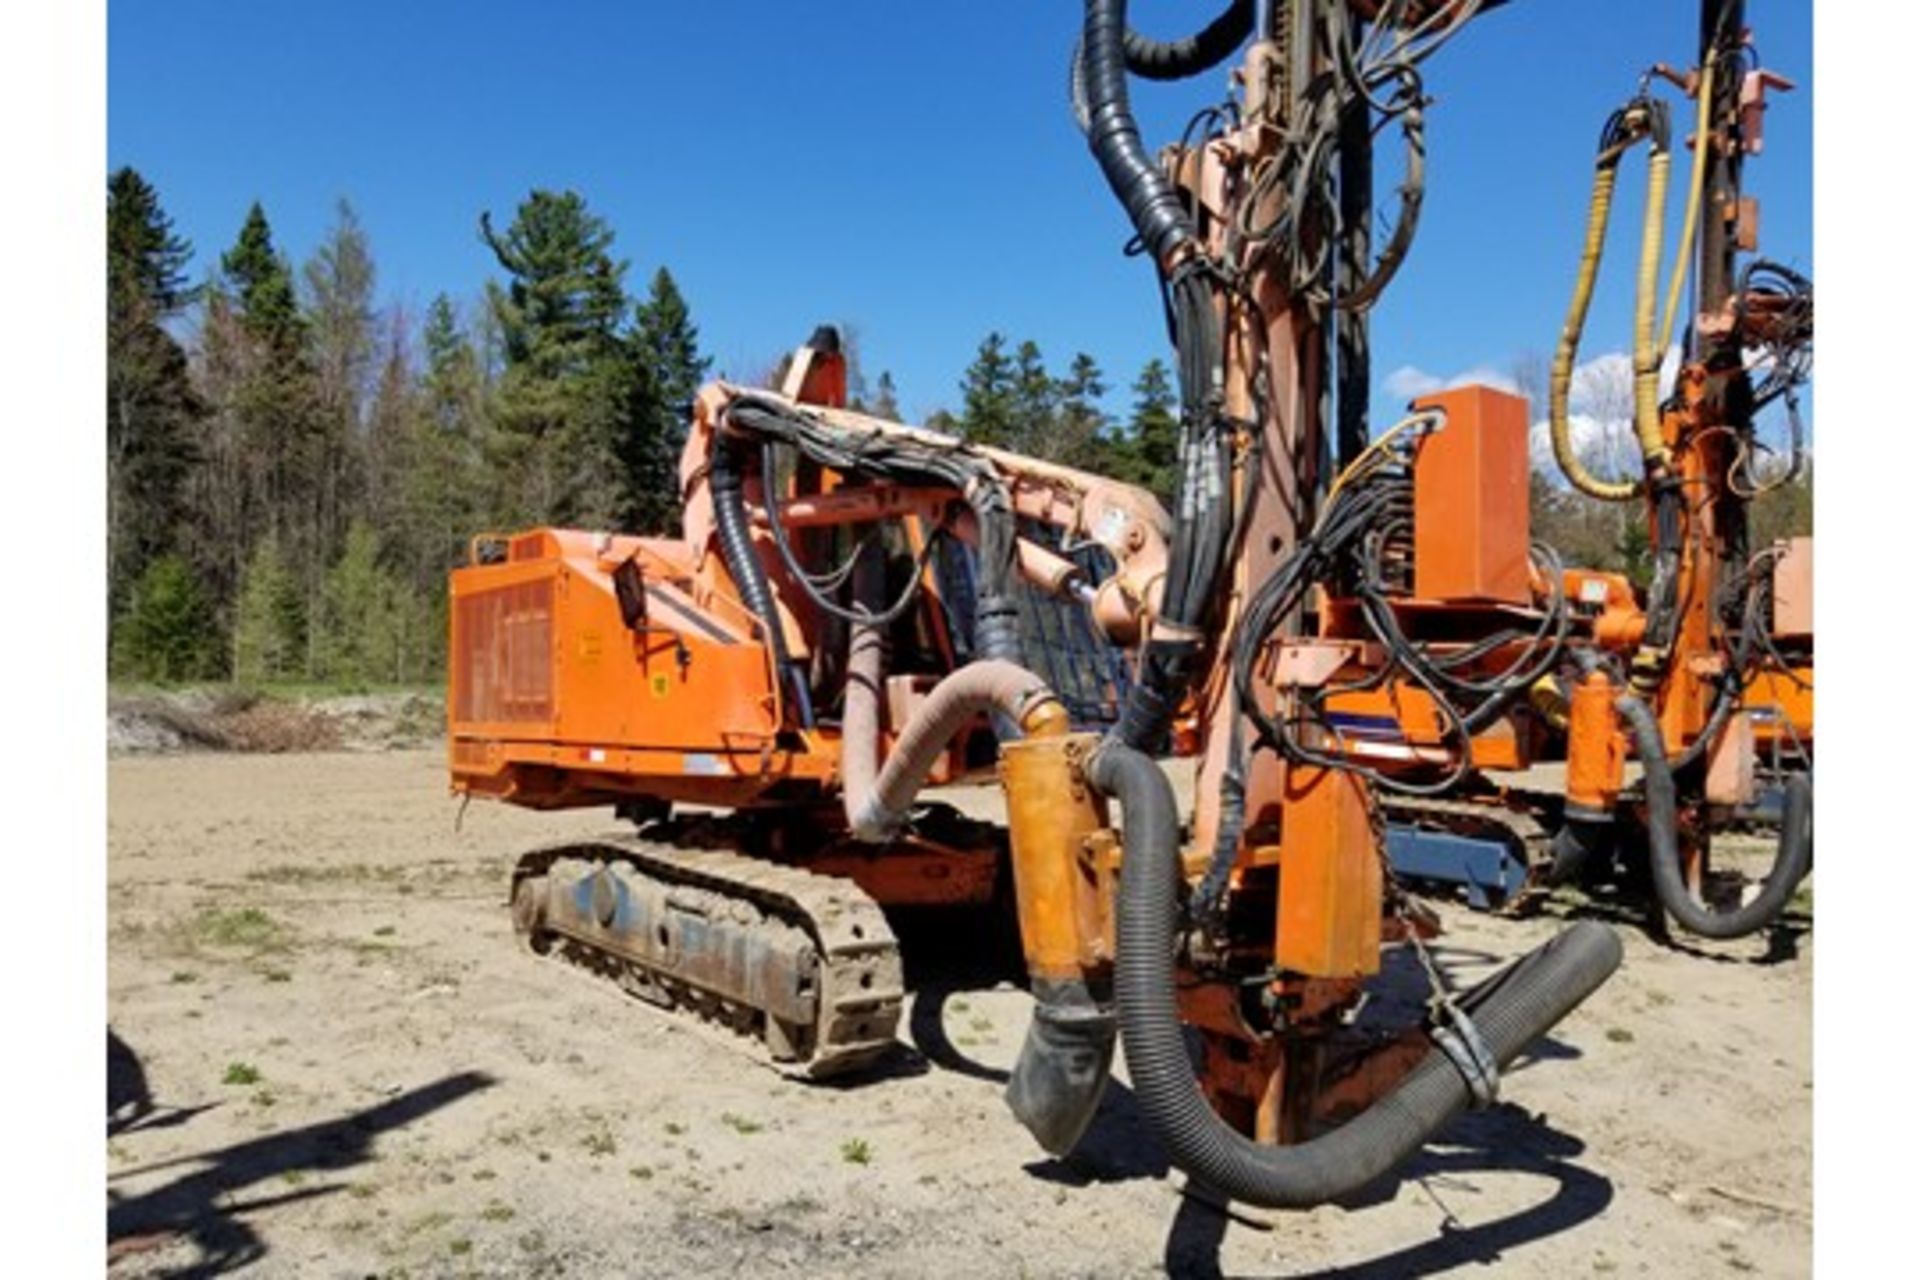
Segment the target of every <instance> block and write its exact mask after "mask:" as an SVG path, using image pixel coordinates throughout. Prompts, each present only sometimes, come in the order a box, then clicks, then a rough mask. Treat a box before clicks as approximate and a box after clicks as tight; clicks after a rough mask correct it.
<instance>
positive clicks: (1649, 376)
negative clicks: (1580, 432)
mask: <svg viewBox="0 0 1920 1280" xmlns="http://www.w3.org/2000/svg"><path fill="white" fill-rule="evenodd" d="M1672 163H1673V160H1672V157H1671V156H1670V155H1669V154H1668V152H1667V148H1666V146H1665V145H1664V143H1663V142H1662V140H1661V139H1660V138H1659V137H1658V136H1655V137H1654V139H1653V142H1652V151H1651V154H1650V155H1649V156H1648V157H1647V212H1646V221H1645V223H1644V224H1643V225H1642V227H1641V231H1640V279H1639V282H1638V285H1637V287H1636V288H1635V290H1634V296H1633V430H1634V434H1635V435H1637V436H1639V437H1640V456H1641V458H1643V459H1644V460H1645V462H1646V465H1647V469H1648V470H1649V471H1653V470H1658V469H1660V468H1663V467H1665V466H1666V464H1667V459H1668V457H1669V456H1670V455H1669V451H1668V449H1667V441H1666V438H1665V437H1664V436H1662V435H1661V434H1660V358H1661V357H1662V356H1663V355H1665V354H1666V349H1665V348H1664V347H1660V346H1656V345H1655V344H1654V341H1653V336H1654V335H1653V316H1654V300H1655V299H1656V298H1657V297H1658V296H1659V293H1660V236H1661V233H1662V232H1663V231H1664V230H1665V229H1666V227H1665V222H1666V215H1667V170H1668V169H1669V168H1670V167H1671V166H1672Z"/></svg>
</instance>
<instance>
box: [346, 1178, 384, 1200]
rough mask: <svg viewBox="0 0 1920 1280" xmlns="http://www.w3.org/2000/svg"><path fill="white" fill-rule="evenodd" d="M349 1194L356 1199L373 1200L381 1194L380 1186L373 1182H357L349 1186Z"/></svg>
mask: <svg viewBox="0 0 1920 1280" xmlns="http://www.w3.org/2000/svg"><path fill="white" fill-rule="evenodd" d="M347 1194H348V1195H350V1196H352V1197H353V1198H354V1199H355V1200H371V1199H373V1198H374V1197H375V1196H377V1195H379V1194H380V1188H378V1187H376V1186H374V1185H373V1184H372V1183H371V1182H356V1183H354V1184H353V1185H352V1186H350V1187H348V1188H347Z"/></svg>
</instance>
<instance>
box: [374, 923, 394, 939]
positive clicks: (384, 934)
mask: <svg viewBox="0 0 1920 1280" xmlns="http://www.w3.org/2000/svg"><path fill="white" fill-rule="evenodd" d="M393 934H394V928H393V926H392V925H390V924H383V925H381V926H380V927H379V928H378V929H375V930H374V931H373V936H374V937H376V938H391V937H392V936H393Z"/></svg>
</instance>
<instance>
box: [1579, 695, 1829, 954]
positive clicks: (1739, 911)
mask: <svg viewBox="0 0 1920 1280" xmlns="http://www.w3.org/2000/svg"><path fill="white" fill-rule="evenodd" d="M1614 707H1615V708H1616V709H1617V710H1618V711H1619V712H1620V718H1621V719H1622V720H1624V721H1626V724H1627V730H1628V732H1629V733H1631V734H1632V735H1633V745H1634V750H1635V751H1636V752H1637V753H1638V754H1639V757H1640V768H1641V772H1642V784H1641V785H1642V788H1643V790H1644V791H1645V792H1646V800H1647V860H1648V862H1649V863H1650V864H1651V870H1652V872H1653V891H1654V894H1655V896H1656V897H1658V898H1659V899H1660V905H1661V906H1662V907H1664V908H1665V909H1666V912H1667V914H1668V915H1670V916H1672V917H1673V918H1674V919H1675V920H1677V921H1678V922H1679V923H1680V927H1681V928H1683V929H1686V930H1687V931H1688V932H1690V933H1696V934H1699V935H1700V936H1701V937H1703V938H1720V939H1725V938H1744V937H1746V936H1747V935H1748V934H1750V933H1753V932H1755V931H1756V930H1759V929H1762V928H1764V927H1766V926H1767V925H1768V924H1771V923H1772V922H1773V920H1774V919H1775V917H1777V916H1778V915H1779V914H1780V911H1781V909H1782V908H1784V907H1785V906H1786V905H1787V900H1788V899H1789V898H1791V897H1792V896H1793V891H1794V890H1795V889H1798V888H1799V887H1800V882H1801V881H1802V880H1804V879H1806V875H1807V871H1808V870H1809V869H1810V868H1811V867H1812V866H1813V782H1812V780H1811V779H1809V778H1808V777H1807V776H1806V775H1804V774H1796V775H1795V776H1793V777H1791V778H1789V779H1788V780H1787V782H1786V803H1785V806H1784V808H1783V810H1782V812H1781V814H1780V842H1779V845H1778V846H1777V847H1776V849H1775V852H1774V855H1773V868H1772V869H1771V870H1770V871H1768V872H1767V880H1766V887H1765V888H1763V889H1761V891H1760V893H1759V894H1758V895H1757V896H1756V897H1755V898H1754V900H1753V901H1752V902H1749V903H1746V904H1745V905H1744V906H1741V907H1737V908H1735V909H1734V910H1732V911H1718V910H1715V909H1714V908H1713V907H1710V906H1708V905H1707V904H1706V903H1704V902H1702V901H1700V900H1699V899H1698V898H1696V897H1694V896H1693V894H1692V892H1691V891H1689V890H1688V888H1687V882H1686V878H1685V877H1684V876H1683V875H1682V874H1681V872H1680V844H1679V826H1678V821H1679V814H1678V809H1677V807H1676V800H1675V793H1674V785H1673V770H1672V769H1671V768H1669V767H1668V764H1667V758H1666V743H1665V741H1664V740H1663V739H1662V738H1661V736H1660V725H1659V723H1658V722H1657V721H1656V720H1655V719H1654V718H1653V712H1652V711H1651V710H1649V709H1648V708H1647V704H1646V703H1644V702H1642V701H1641V700H1640V699H1639V698H1636V697H1634V696H1633V695H1632V694H1630V693H1629V694H1622V695H1621V696H1620V697H1619V698H1617V699H1615V700H1614Z"/></svg>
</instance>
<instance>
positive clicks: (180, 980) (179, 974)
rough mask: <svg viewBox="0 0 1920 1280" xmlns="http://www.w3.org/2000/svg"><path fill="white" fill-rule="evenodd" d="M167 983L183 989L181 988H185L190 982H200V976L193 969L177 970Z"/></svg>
mask: <svg viewBox="0 0 1920 1280" xmlns="http://www.w3.org/2000/svg"><path fill="white" fill-rule="evenodd" d="M167 981H168V982H171V983H172V984H173V985H174V986H176V987H181V986H185V985H186V984H187V983H189V982H198V981H200V975H199V974H197V973H195V972H194V971H193V970H191V969H175V970H174V971H173V976H172V977H171V978H168V979H167Z"/></svg>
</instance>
